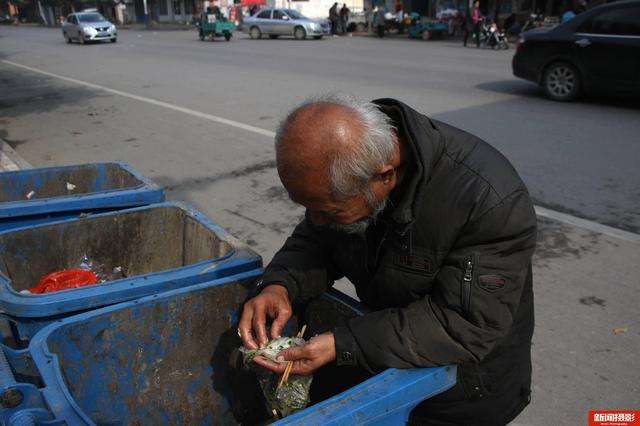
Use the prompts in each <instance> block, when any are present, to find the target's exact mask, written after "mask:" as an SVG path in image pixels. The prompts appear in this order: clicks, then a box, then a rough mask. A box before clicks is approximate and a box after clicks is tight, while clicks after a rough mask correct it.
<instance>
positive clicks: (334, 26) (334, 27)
mask: <svg viewBox="0 0 640 426" xmlns="http://www.w3.org/2000/svg"><path fill="white" fill-rule="evenodd" d="M339 21H340V16H339V13H338V3H334V4H333V6H331V9H329V22H331V34H332V35H337V34H338V22H339Z"/></svg>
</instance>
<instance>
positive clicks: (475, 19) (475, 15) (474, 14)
mask: <svg viewBox="0 0 640 426" xmlns="http://www.w3.org/2000/svg"><path fill="white" fill-rule="evenodd" d="M482 20H483V18H482V12H480V2H479V1H476V2H475V3H474V4H473V9H472V10H471V23H472V24H473V35H474V36H475V38H476V47H478V48H479V47H480V24H481V23H482ZM466 45H467V44H466V40H465V46H466Z"/></svg>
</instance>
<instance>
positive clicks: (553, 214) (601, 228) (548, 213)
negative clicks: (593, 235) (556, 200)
mask: <svg viewBox="0 0 640 426" xmlns="http://www.w3.org/2000/svg"><path fill="white" fill-rule="evenodd" d="M0 62H2V63H5V64H7V65H12V66H14V67H18V68H22V69H25V70H28V71H32V72H35V73H38V74H42V75H46V76H49V77H53V78H57V79H60V80H64V81H68V82H70V83H74V84H78V85H81V86H86V87H90V88H92V89H96V90H102V91H105V92H108V93H113V94H114V95H119V96H123V97H125V98H129V99H135V100H137V101H140V102H145V103H148V104H151V105H156V106H160V107H164V108H168V109H171V110H174V111H179V112H182V113H184V114H188V115H192V116H194V117H199V118H203V119H205V120H209V121H213V122H215V123H220V124H226V125H227V126H231V127H235V128H238V129H242V130H246V131H249V132H253V133H257V134H259V135H263V136H267V137H269V138H273V137H275V135H276V134H275V132H272V131H271V130H266V129H262V128H260V127H255V126H251V125H249V124H244V123H240V122H239V121H234V120H229V119H228V118H224V117H218V116H216V115H212V114H207V113H204V112H200V111H196V110H193V109H190V108H185V107H182V106H179V105H174V104H170V103H168V102H163V101H159V100H156V99H151V98H147V97H144V96H139V95H134V94H133V93H128V92H123V91H121V90H116V89H111V88H109V87H105V86H100V85H98V84H93V83H89V82H86V81H82V80H77V79H75V78H71V77H65V76H63V75H59V74H54V73H52V72H48V71H43V70H40V69H38V68H33V67H30V66H27V65H22V64H19V63H17V62H12V61H7V60H0ZM535 209H536V214H537V215H538V216H542V217H547V218H549V219H553V220H557V221H559V222H563V223H567V224H569V225H574V226H578V227H580V228H584V229H588V230H590V231H593V232H598V233H601V234H604V235H608V236H610V237H614V238H619V239H621V240H625V241H629V242H633V243H640V235H639V234H634V233H633V232H628V231H623V230H622V229H617V228H613V227H611V226H607V225H602V224H600V223H597V222H593V221H590V220H586V219H581V218H579V217H575V216H572V215H569V214H565V213H560V212H557V211H554V210H549V209H547V208H544V207H540V206H535Z"/></svg>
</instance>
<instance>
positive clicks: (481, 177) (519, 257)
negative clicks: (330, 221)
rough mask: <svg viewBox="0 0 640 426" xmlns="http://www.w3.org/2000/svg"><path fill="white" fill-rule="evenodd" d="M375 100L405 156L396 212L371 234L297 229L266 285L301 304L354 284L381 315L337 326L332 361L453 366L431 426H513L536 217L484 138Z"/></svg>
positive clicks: (528, 332) (523, 379)
mask: <svg viewBox="0 0 640 426" xmlns="http://www.w3.org/2000/svg"><path fill="white" fill-rule="evenodd" d="M374 102H375V103H377V104H378V105H379V106H380V108H381V109H382V110H383V111H384V112H385V113H387V114H388V115H389V116H390V117H391V118H392V120H393V122H394V124H395V125H396V127H397V129H398V131H399V133H400V134H401V135H402V136H404V138H405V139H406V140H407V141H408V142H409V145H410V146H411V159H410V161H409V162H408V164H407V166H406V167H408V168H407V170H406V172H405V177H404V178H403V180H402V182H401V183H400V184H399V185H398V187H397V188H396V189H394V191H393V193H392V199H391V206H390V207H387V208H386V209H385V211H384V212H383V213H382V215H381V217H380V218H379V220H377V221H376V223H375V224H374V225H371V226H370V227H369V229H368V230H367V232H366V235H364V236H362V235H349V234H342V233H337V232H331V231H329V232H328V231H326V230H322V231H321V232H319V230H318V229H317V228H316V227H314V226H313V224H311V222H310V221H309V219H305V220H303V221H302V222H301V223H300V224H299V225H298V226H297V227H296V229H295V231H294V232H293V235H292V236H291V237H289V239H287V241H286V243H285V245H284V247H283V248H282V249H281V250H280V251H279V252H278V253H277V254H276V255H275V257H274V259H273V261H272V262H271V263H270V265H269V266H268V267H267V270H266V272H265V274H264V277H263V283H264V285H266V284H268V283H275V282H279V283H283V284H284V285H285V286H286V287H287V289H288V291H289V295H290V297H291V299H292V301H293V302H294V304H301V303H305V302H307V301H309V300H311V299H312V298H316V297H318V296H319V295H320V294H322V293H323V292H324V291H326V290H327V288H328V287H329V286H331V285H332V284H333V282H334V280H336V279H338V278H340V277H343V276H346V277H347V278H348V279H349V280H350V281H351V282H352V283H353V284H354V285H355V287H356V291H357V294H358V296H359V297H360V299H361V300H362V302H363V303H365V304H366V305H368V306H369V307H370V308H372V309H373V310H374V312H372V313H368V314H366V315H364V316H361V317H358V318H354V319H351V320H350V321H349V322H348V323H347V324H346V325H345V326H344V327H337V328H336V329H334V335H335V339H336V351H337V363H338V365H353V364H356V365H359V366H362V367H363V368H365V369H367V370H369V371H371V372H375V371H379V370H381V369H384V368H386V367H396V368H414V367H429V366H435V365H445V364H458V365H459V369H458V371H459V375H458V382H459V383H458V385H456V388H454V389H452V390H451V391H448V392H447V393H445V394H443V395H441V396H440V397H436V398H433V399H432V400H429V401H428V402H426V403H425V406H427V405H429V404H431V405H430V406H428V407H427V411H428V413H429V416H428V418H429V419H430V420H429V421H433V422H434V423H433V424H440V423H438V422H437V420H438V419H442V420H443V422H444V423H442V424H446V422H447V421H449V422H453V423H464V424H474V422H476V423H477V424H490V423H491V424H503V423H506V422H508V421H510V420H511V419H512V418H514V417H515V416H516V415H517V414H518V413H519V412H520V411H521V410H522V409H523V408H524V406H526V404H527V403H528V398H529V392H530V378H531V358H530V352H531V336H532V333H533V293H532V273H531V257H532V255H533V252H534V247H535V243H536V216H535V212H534V210H533V205H532V202H531V199H530V198H529V194H528V192H527V189H526V188H525V186H524V184H523V182H522V181H521V179H520V177H519V176H518V174H517V173H516V171H515V170H514V168H513V167H512V166H511V164H510V163H509V162H508V160H507V159H505V158H504V157H503V156H502V155H501V154H500V153H499V152H498V151H496V150H495V149H494V148H492V147H491V146H490V145H488V144H487V143H485V142H483V141H482V140H480V139H478V138H477V137H475V136H473V135H470V134H468V133H465V132H463V131H461V130H459V129H456V128H454V127H451V126H449V125H446V124H444V123H440V122H437V121H435V120H430V119H429V118H427V117H426V116H424V115H421V114H419V113H418V112H416V111H414V110H413V109H411V108H409V107H408V106H406V105H404V104H402V103H400V102H398V101H395V100H392V99H381V100H377V101H374ZM461 401H462V402H464V403H462V404H461ZM433 404H435V406H434V405H433ZM438 404H439V405H438ZM474 404H475V405H474ZM418 411H419V410H418ZM483 416H484V417H483ZM487 416H490V417H487ZM483 419H484V420H483ZM423 420H424V421H422V423H427V420H425V419H423ZM418 423H421V421H418Z"/></svg>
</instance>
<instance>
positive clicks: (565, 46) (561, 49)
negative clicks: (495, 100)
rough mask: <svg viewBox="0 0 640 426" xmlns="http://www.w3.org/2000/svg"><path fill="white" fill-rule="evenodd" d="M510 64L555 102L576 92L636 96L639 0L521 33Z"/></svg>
mask: <svg viewBox="0 0 640 426" xmlns="http://www.w3.org/2000/svg"><path fill="white" fill-rule="evenodd" d="M512 67H513V73H514V75H516V76H517V77H520V78H524V79H526V80H531V81H533V82H536V83H538V84H540V85H541V86H542V88H543V89H544V91H545V93H546V95H547V96H548V97H549V98H551V99H553V100H557V101H569V100H572V99H575V98H576V97H578V96H579V95H580V94H582V93H594V94H596V93H598V94H602V93H604V94H611V95H623V96H629V95H630V96H640V0H626V1H620V2H616V3H610V4H606V5H602V6H599V7H595V8H593V9H591V10H588V11H586V12H583V13H581V14H579V15H577V16H576V17H575V18H573V19H571V20H570V21H567V22H565V23H564V24H560V25H558V26H556V27H553V28H536V29H533V30H530V31H527V32H525V33H523V34H522V35H521V38H520V40H519V41H518V45H517V48H516V54H515V56H514V57H513V62H512Z"/></svg>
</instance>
